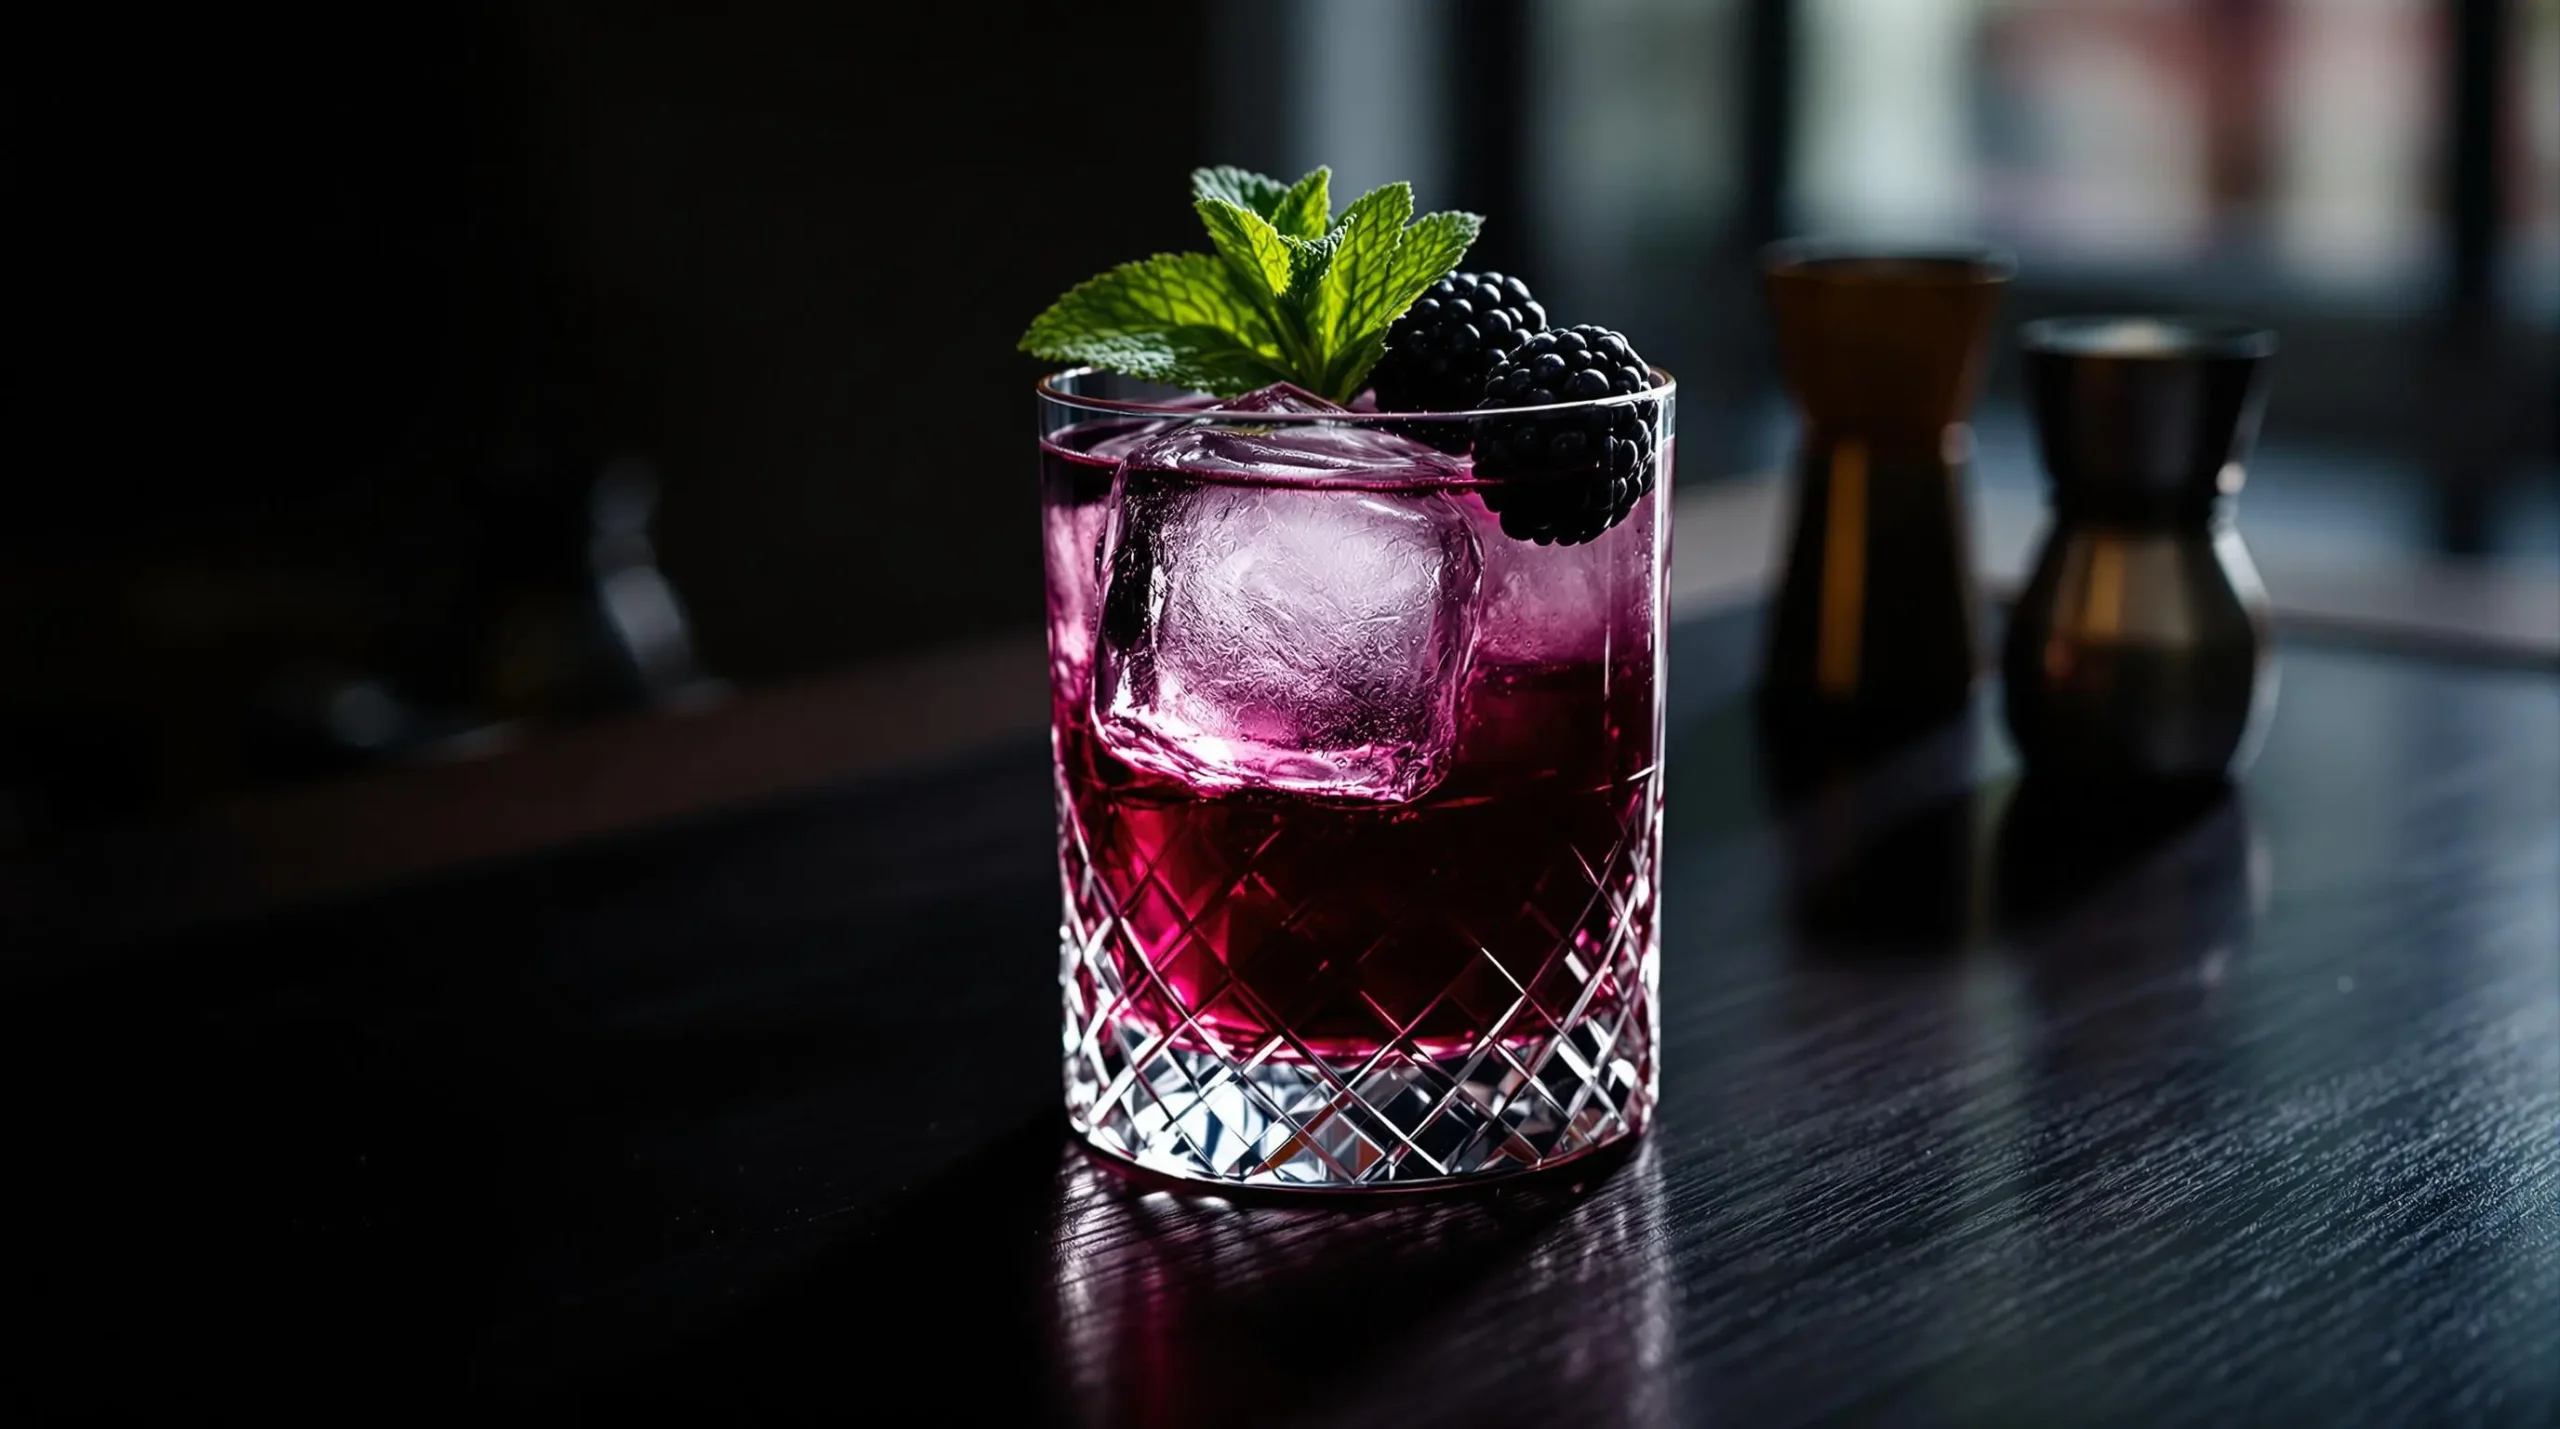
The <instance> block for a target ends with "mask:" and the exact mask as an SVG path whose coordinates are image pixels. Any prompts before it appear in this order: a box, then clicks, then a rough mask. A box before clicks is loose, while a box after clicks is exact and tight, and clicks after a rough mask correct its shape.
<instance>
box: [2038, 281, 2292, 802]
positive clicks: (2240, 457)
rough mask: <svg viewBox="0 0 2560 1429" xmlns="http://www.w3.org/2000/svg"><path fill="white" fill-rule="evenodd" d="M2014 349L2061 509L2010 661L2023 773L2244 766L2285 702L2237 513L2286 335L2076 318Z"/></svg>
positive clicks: (2059, 775) (2121, 778)
mask: <svg viewBox="0 0 2560 1429" xmlns="http://www.w3.org/2000/svg"><path fill="white" fill-rule="evenodd" d="M2019 345H2020V347H2021V349H2022V350H2023V353H2024V357H2025V375H2026V383H2027V394H2028V400H2029V402H2030V403H2031V404H2032V407H2033V411H2034V417H2035V423H2036V435H2037V440H2038V443H2039V446H2040V449H2041V452H2042V455H2043V461H2044V467H2045V473H2046V477H2047V481H2048V489H2049V492H2050V495H2051V504H2052V513H2051V514H2052V524H2051V526H2050V528H2049V529H2048V531H2047V533H2046V536H2045V540H2044V547H2043V550H2042V552H2041V553H2040V554H2039V555H2038V557H2037V560H2036V564H2035V570H2034V574H2033V575H2031V576H2030V577H2029V578H2028V581H2027V585H2026V589H2025V592H2024V593H2023V594H2021V595H2020V596H2019V598H2018V603H2017V607H2016V609H2015V610H2014V611H2013V612H2012V614H2011V616H2010V619H2009V629H2008V635H2007V642H2006V645H2005V648H2004V650H2003V656H2002V661H2001V674H2002V684H2003V713H2004V715H2005V716H2006V718H2007V721H2008V725H2009V731H2010V733H2011V735H2012V736H2014V737H2015V738H2016V740H2017V744H2018V751H2019V755H2020V757H2021V758H2022V760H2023V761H2024V762H2025V764H2026V768H2027V774H2028V777H2029V778H2030V779H2034V780H2037V781H2040V782H2043V783H2046V784H2056V783H2067V784H2098V785H2116V786H2125V785H2136V784H2145V783H2159V782H2163V781H2167V782H2203V783H2210V782H2213V781H2216V780H2219V779H2222V778H2224V777H2226V776H2228V775H2231V774H2236V773H2238V772H2239V771H2240V770H2241V769H2242V768H2244V767H2245V766H2246V765H2247V763H2248V761H2249V759H2250V758H2251V757H2252V756H2253V755H2254V754H2255V753H2256V748H2257V744H2258V741H2259V738H2260V736H2261V734H2262V733H2263V731H2264V728H2265V725H2266V720H2267V716H2268V715H2269V713H2270V712H2271V711H2272V709H2273V708H2274V704H2275V690H2276V671H2275V662H2274V658H2273V651H2272V647H2271V645H2270V643H2269V638H2268V632H2267V597H2266V591H2265V588H2264V587H2263V586H2261V585H2260V584H2259V581H2258V573H2257V570H2256V568H2255V567H2254V566H2253V565H2252V564H2251V563H2250V560H2249V551H2248V548H2247V547H2246V546H2245V545H2243V544H2242V542H2241V539H2240V532H2239V529H2238V527H2237V526H2236V525H2235V524H2234V521H2233V515H2232V508H2233V504H2234V500H2235V498H2236V497H2237V496H2238V495H2239V492H2240V486H2241V482H2242V480H2243V478H2244V475H2245V464H2246V462H2247V460H2248V455H2249V448H2250V444H2251V441H2252V440H2253V438H2254V437H2255V435H2256V431H2257V426H2258V415H2259V411H2260V409H2261V408H2262V407H2263V405H2264V403H2265V397H2266V381H2265V377H2266V370H2267V366H2268V359H2269V358H2270V357H2272V356H2273V355H2274V353H2275V349H2276V340H2275V334H2273V333H2271V332H2268V331H2266V330H2264V329H2262V328H2254V327H2247V326H2242V325H2239V324H2233V323H2225V322H2216V321H2205V320H2182V319H2169V318H2151V317H2069V318H2051V319H2046V320H2044V321H2041V322H2033V323H2029V324H2027V325H2026V326H2025V327H2023V328H2021V329H2020V330H2019Z"/></svg>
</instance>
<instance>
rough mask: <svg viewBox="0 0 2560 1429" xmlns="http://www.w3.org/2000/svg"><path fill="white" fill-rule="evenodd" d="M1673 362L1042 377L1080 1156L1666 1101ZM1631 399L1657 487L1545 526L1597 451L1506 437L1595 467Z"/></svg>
mask: <svg viewBox="0 0 2560 1429" xmlns="http://www.w3.org/2000/svg"><path fill="white" fill-rule="evenodd" d="M1653 381H1654V383H1655V385H1653V386H1651V387H1650V388H1649V389H1647V390H1644V391H1642V392H1640V393H1637V394H1634V395H1632V396H1630V395H1626V394H1618V395H1613V396H1611V397H1607V398H1604V399H1600V400H1596V401H1586V402H1579V403H1570V404H1560V405H1551V406H1547V407H1541V408H1532V409H1530V411H1528V412H1527V413H1525V414H1523V413H1520V412H1516V411H1512V412H1501V413H1462V414H1443V415H1439V416H1434V417H1432V418H1430V419H1429V420H1417V419H1416V418H1415V417H1413V416H1392V415H1382V414H1378V413H1371V412H1353V411H1347V410H1345V409H1344V408H1342V407H1339V406H1335V405H1333V404H1331V403H1325V402H1320V401H1316V400H1313V399H1309V398H1307V397H1305V395H1304V394H1303V393H1299V392H1297V391H1295V390H1294V389H1290V388H1286V387H1275V388H1271V389H1267V390H1265V391H1261V392H1256V393H1252V394H1249V395H1247V396H1244V397H1240V398H1231V399H1227V400H1225V401H1223V402H1220V403H1218V404H1216V405H1215V406H1214V407H1212V406H1211V405H1210V403H1209V401H1208V399H1203V398H1192V399H1187V400H1185V399H1164V398H1159V399H1158V400H1157V401H1156V402H1154V403H1147V402H1144V401H1135V400H1124V399H1125V398H1128V397H1130V396H1133V395H1134V394H1135V393H1137V392H1139V391H1140V390H1142V389H1140V388H1138V387H1136V386H1135V385H1133V384H1130V383H1127V382H1124V381H1122V380H1120V379H1116V378H1113V377H1111V376H1108V375H1106V374H1099V373H1093V372H1076V373H1069V374H1065V375H1062V376H1059V377H1056V378H1052V379H1051V380H1050V381H1048V382H1047V383H1044V384H1043V385H1042V388H1041V410H1042V441H1041V486H1042V491H1041V501H1042V520H1043V523H1044V532H1045V536H1046V554H1047V570H1048V586H1049V638H1050V676H1051V694H1052V699H1053V705H1054V738H1055V746H1056V756H1057V777H1058V808H1059V820H1060V857H1061V861H1062V866H1063V872H1064V879H1065V894H1066V914H1065V920H1064V925H1063V930H1062V936H1063V943H1064V947H1063V962H1062V981H1063V985H1064V994H1065V1001H1066V1029H1065V1030H1066V1038H1065V1054H1066V1074H1067V1095H1068V1108H1069V1112H1070V1115H1071V1118H1072V1120H1073V1122H1074V1124H1075V1126H1076V1128H1077V1129H1078V1130H1079V1131H1080V1132H1082V1133H1083V1134H1084V1135H1085V1136H1086V1137H1087V1138H1088V1139H1089V1140H1090V1141H1091V1142H1092V1143H1093V1144H1094V1145H1095V1146H1096V1147H1098V1148H1100V1149H1101V1150H1103V1151H1105V1152H1107V1153H1110V1154H1112V1155H1115V1156H1119V1157H1123V1158H1126V1159H1128V1160H1130V1161H1134V1162H1137V1163H1139V1164H1141V1165H1144V1166H1148V1167H1150V1168H1153V1169H1156V1170H1160V1171H1165V1172H1168V1173H1171V1174H1175V1175H1180V1176H1184V1177H1189V1178H1193V1179H1205V1180H1214V1181H1225V1182H1233V1183H1243V1184H1255V1185H1276V1186H1298V1187H1309V1188H1348V1187H1361V1186H1402V1185H1413V1184H1425V1183H1432V1182H1443V1181H1452V1180H1459V1179H1465V1178H1472V1177H1478V1176H1483V1175H1488V1174H1498V1173H1502V1172H1508V1171H1516V1170H1526V1169H1531V1168H1536V1167H1542V1166H1548V1165H1552V1164H1555V1163H1558V1162H1561V1161H1565V1160H1568V1159H1570V1158H1572V1157H1575V1156H1578V1155H1581V1154H1583V1153H1585V1152H1589V1151H1592V1150H1595V1149H1597V1148H1599V1147H1601V1146H1604V1145H1607V1144H1608V1143H1610V1142H1612V1141H1615V1140H1617V1139H1619V1138H1622V1137H1624V1136H1627V1135H1630V1134H1632V1133H1634V1132H1636V1131H1639V1130H1641V1129H1642V1128H1643V1126H1644V1124H1645V1122H1646V1120H1647V1118H1648V1117H1649V1115H1650V1113H1651V1109H1652V1102H1653V1096H1654V1087H1655V1081H1656V1071H1655V1065H1654V1046H1655V1036H1654V1031H1655V1029H1654V1002H1655V995H1654V984H1655V977H1656V973H1655V961H1656V936H1655V926H1654V920H1655V909H1656V902H1657V887H1658V878H1657V867H1656V854H1657V848H1658V843H1659V831H1660V812H1661V784H1660V762H1659V751H1660V745H1661V709H1662V706H1661V698H1660V693H1661V691H1660V681H1659V673H1658V664H1657V662H1658V658H1659V654H1660V650H1661V644H1662V589H1663V576H1664V570H1665V564H1666V556H1667V544H1668V535H1669V532H1668V526H1667V522H1666V521H1664V520H1663V519H1660V518H1659V516H1658V513H1657V503H1658V500H1659V499H1660V498H1659V493H1661V492H1663V491H1666V490H1667V489H1668V488H1669V484H1670V481H1669V471H1670V463H1671V438H1672V431H1671V427H1672V423H1671V415H1672V389H1671V386H1670V383H1669V382H1668V380H1667V379H1662V378H1660V377H1659V376H1658V375H1656V376H1655V377H1654V379H1653ZM1638 419H1640V420H1641V423H1642V430H1641V432H1640V433H1639V436H1640V438H1641V440H1640V442H1639V445H1640V446H1641V447H1642V448H1643V450H1642V451H1641V453H1640V457H1641V460H1642V462H1643V463H1644V471H1643V477H1644V480H1643V481H1642V482H1641V484H1640V485H1637V484H1626V485H1622V486H1621V487H1620V488H1618V490H1619V493H1620V495H1619V498H1618V499H1616V501H1615V504H1614V505H1613V504H1611V502H1610V501H1609V500H1607V499H1601V500H1599V502H1598V505H1597V506H1596V507H1594V509H1595V510H1596V511H1597V512H1598V515H1597V517H1596V519H1593V520H1590V521H1588V522H1585V523H1584V524H1583V525H1582V526H1581V527H1579V528H1576V527H1574V526H1573V525H1572V523H1571V522H1562V523H1558V524H1554V530H1561V531H1563V533H1564V534H1563V535H1561V536H1553V534H1552V531H1551V530H1550V527H1549V526H1546V525H1541V524H1539V522H1538V521H1537V520H1533V519H1530V518H1529V517H1528V516H1526V515H1525V514H1524V513H1527V512H1530V511H1531V510H1532V509H1533V508H1536V509H1541V510H1554V509H1559V503H1561V508H1562V509H1565V510H1567V511H1568V513H1570V512H1571V511H1572V510H1574V509H1575V505H1574V504H1575V503H1576V502H1582V501H1584V495H1583V488H1581V487H1574V486H1571V485H1569V484H1570V483H1573V482H1586V483H1587V482H1590V481H1592V480H1595V479H1597V478H1598V477H1602V476H1605V475H1606V462H1605V460H1604V461H1603V462H1602V463H1601V464H1600V466H1599V467H1597V468H1595V470H1594V471H1567V472H1562V473H1545V472H1534V471H1523V472H1519V473H1516V474H1514V475H1511V476H1504V475H1501V474H1499V473H1489V472H1488V471H1487V470H1486V469H1485V468H1486V465H1487V463H1485V462H1484V461H1483V460H1482V456H1483V454H1484V453H1485V452H1486V451H1488V450H1497V451H1498V450H1506V449H1510V448H1505V447H1504V445H1503V444H1504V443H1505V442H1506V441H1508V442H1511V443H1512V444H1513V447H1514V448H1516V447H1517V446H1518V445H1519V443H1520V442H1521V441H1523V440H1525V439H1526V438H1524V436H1523V434H1524V433H1525V434H1526V437H1528V438H1536V439H1538V440H1540V441H1545V440H1547V438H1548V434H1549V433H1551V432H1553V431H1561V430H1564V429H1566V428H1577V424H1579V428H1587V429H1588V430H1590V431H1591V432H1593V433H1596V434H1598V437H1597V440H1598V442H1599V444H1600V449H1601V453H1602V456H1603V457H1604V458H1605V457H1606V455H1607V454H1608V437H1607V433H1608V432H1609V431H1610V430H1611V428H1610V426H1609V423H1610V422H1612V421H1615V422H1617V423H1618V424H1619V426H1618V428H1617V429H1618V430H1621V431H1624V430H1630V428H1628V427H1627V423H1628V422H1631V421H1635V420H1638ZM1498 424H1507V426H1500V425H1498ZM1541 424H1543V425H1541ZM1579 428H1577V429H1579ZM1580 440H1581V439H1580V438H1579V437H1578V436H1577V437H1571V438H1568V441H1569V442H1570V443H1574V444H1578V443H1579V442H1580ZM1576 449H1579V448H1578V445H1577V447H1576ZM1624 457H1625V454H1624V453H1621V458H1622V459H1621V462H1620V466H1621V469H1622V471H1623V468H1624V466H1625V460H1624ZM1628 493H1634V494H1633V495H1632V498H1631V499H1628V495H1627V494H1628ZM1586 504H1587V503H1586ZM1506 512H1508V513H1510V515H1509V518H1508V519H1509V524H1510V529H1509V530H1506V526H1505V522H1506V516H1505V514H1504V513H1506ZM1577 519H1578V518H1577ZM1540 535H1549V536H1551V538H1552V539H1551V540H1550V541H1547V542H1542V541H1540V540H1539V539H1536V538H1537V537H1538V536H1540Z"/></svg>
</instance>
